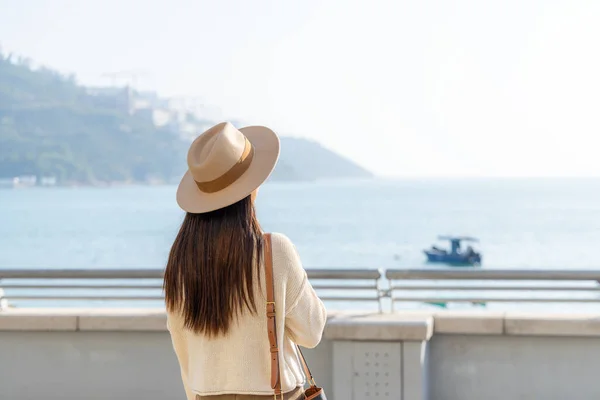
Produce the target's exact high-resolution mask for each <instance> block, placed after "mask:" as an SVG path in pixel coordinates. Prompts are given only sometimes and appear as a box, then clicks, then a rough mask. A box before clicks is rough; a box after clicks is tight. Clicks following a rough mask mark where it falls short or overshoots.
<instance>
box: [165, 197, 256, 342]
mask: <svg viewBox="0 0 600 400" xmlns="http://www.w3.org/2000/svg"><path fill="white" fill-rule="evenodd" d="M262 246H263V239H262V231H261V228H260V225H259V223H258V220H257V218H256V213H255V210H254V204H253V202H252V199H251V196H248V197H246V198H245V199H243V200H240V201H238V202H237V203H235V204H232V205H230V206H228V207H225V208H222V209H220V210H217V211H212V212H209V213H205V214H191V213H187V214H186V216H185V218H184V220H183V223H182V224H181V228H180V229H179V233H178V234H177V237H176V238H175V242H174V243H173V246H172V247H171V252H170V254H169V260H168V262H167V268H166V270H165V278H164V284H163V289H164V291H165V302H166V307H167V310H168V311H169V312H173V313H180V315H181V316H182V317H183V320H184V325H185V327H186V328H188V329H190V330H192V331H194V332H196V333H199V334H205V335H207V336H210V337H214V336H218V335H224V334H226V333H227V332H228V331H229V328H230V327H231V325H232V323H233V322H234V319H235V318H236V317H237V316H238V315H240V314H241V313H242V312H244V311H246V310H247V311H249V312H251V313H256V304H255V303H254V279H260V274H259V273H258V271H259V268H260V265H261V260H262ZM255 271H256V274H255V273H254V272H255Z"/></svg>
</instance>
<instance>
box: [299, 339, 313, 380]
mask: <svg viewBox="0 0 600 400" xmlns="http://www.w3.org/2000/svg"><path fill="white" fill-rule="evenodd" d="M296 350H298V354H299V355H300V361H302V369H304V375H305V376H306V379H307V380H308V383H309V384H310V386H316V385H317V384H316V383H315V379H314V378H313V376H312V373H311V372H310V368H308V364H307V363H306V359H305V358H304V354H302V350H300V346H298V345H296Z"/></svg>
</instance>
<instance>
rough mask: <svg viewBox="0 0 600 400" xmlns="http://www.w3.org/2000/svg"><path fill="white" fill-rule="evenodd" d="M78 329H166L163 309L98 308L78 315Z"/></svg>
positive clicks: (165, 317)
mask: <svg viewBox="0 0 600 400" xmlns="http://www.w3.org/2000/svg"><path fill="white" fill-rule="evenodd" d="M78 328H79V330H80V331H166V330H167V316H166V314H165V311H164V310H153V309H138V310H99V311H97V312H89V311H88V312H86V313H82V314H81V315H80V316H79V324H78Z"/></svg>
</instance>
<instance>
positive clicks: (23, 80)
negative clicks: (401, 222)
mask: <svg viewBox="0 0 600 400" xmlns="http://www.w3.org/2000/svg"><path fill="white" fill-rule="evenodd" d="M30 65H31V63H30V61H29V60H27V59H23V58H18V59H16V60H14V57H12V56H10V55H4V54H2V53H0V179H3V178H4V179H6V178H9V179H11V178H13V177H16V176H36V177H38V178H42V177H53V178H56V180H57V181H58V183H59V184H104V183H111V182H173V181H176V180H177V179H178V178H179V177H180V176H181V174H182V173H183V171H184V170H185V154H186V151H187V149H188V146H189V141H190V138H191V137H193V136H195V135H197V134H198V133H199V132H202V131H203V130H204V129H206V127H208V126H210V125H211V124H213V123H214V122H212V121H210V120H208V119H207V118H203V117H202V116H198V115H194V114H192V113H189V112H186V111H182V110H174V109H172V108H169V107H165V103H168V102H165V101H164V99H158V98H154V99H152V98H150V97H147V98H146V99H141V100H145V101H140V98H141V95H140V94H138V93H136V92H134V91H132V90H131V89H129V88H113V87H111V88H86V87H84V86H81V85H78V84H77V83H76V81H75V78H74V77H73V76H64V75H62V74H60V73H58V72H56V71H53V70H51V69H48V68H44V67H42V68H36V69H34V68H32V67H31V66H30ZM140 104H142V105H140ZM369 176H371V174H370V173H369V172H368V171H366V170H364V169H363V168H361V167H359V166H357V165H356V164H354V163H353V162H351V161H350V160H348V159H345V158H343V157H341V156H339V155H337V154H335V153H334V152H332V151H330V150H327V149H325V148H324V147H322V146H321V145H320V144H318V143H316V142H313V141H308V140H304V139H295V138H286V137H284V138H282V153H281V159H280V162H279V164H278V166H277V168H276V170H275V171H274V173H273V175H272V179H273V180H315V179H322V178H327V179H329V178H349V177H360V178H362V177H369Z"/></svg>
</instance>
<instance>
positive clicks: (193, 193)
mask: <svg viewBox="0 0 600 400" xmlns="http://www.w3.org/2000/svg"><path fill="white" fill-rule="evenodd" d="M239 131H240V132H242V133H243V134H244V135H245V136H246V137H247V138H248V141H250V143H251V144H252V146H253V147H254V156H253V158H252V163H251V164H250V167H248V169H247V170H246V171H245V172H244V173H243V174H242V175H241V176H240V177H239V178H238V179H237V180H236V181H235V182H233V183H232V184H231V185H229V186H227V187H226V188H225V189H222V190H220V191H218V192H215V193H205V192H202V191H201V190H200V189H198V186H197V185H196V182H195V181H194V178H193V177H192V174H191V173H190V171H189V170H188V171H187V172H186V173H185V175H184V176H183V178H182V179H181V182H180V183H179V187H178V188H177V204H179V207H181V208H182V209H183V210H184V211H187V212H189V213H193V214H202V213H207V212H210V211H215V210H218V209H220V208H224V207H227V206H230V205H232V204H234V203H236V202H238V201H240V200H242V199H243V198H245V197H247V196H249V195H250V194H251V193H252V192H253V191H254V190H255V189H257V188H258V187H259V186H260V185H262V184H263V183H264V181H266V180H267V178H268V177H269V175H271V172H273V169H275V165H276V164H277V160H278V158H279V138H278V137H277V135H276V134H275V132H273V131H272V130H271V129H269V128H267V127H264V126H247V127H245V128H240V129H239Z"/></svg>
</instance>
